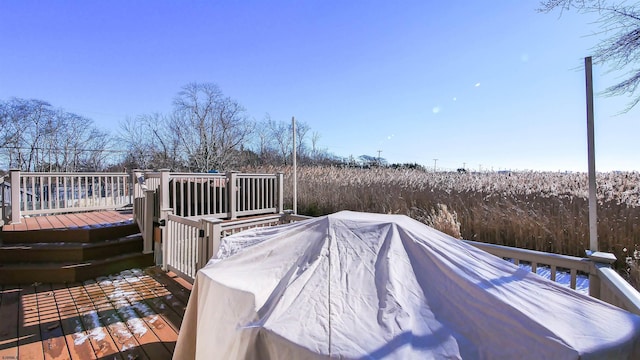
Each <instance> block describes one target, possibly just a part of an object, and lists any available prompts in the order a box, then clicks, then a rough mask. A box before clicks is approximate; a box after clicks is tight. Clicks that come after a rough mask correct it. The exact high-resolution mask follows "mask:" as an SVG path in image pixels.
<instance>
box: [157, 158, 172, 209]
mask: <svg viewBox="0 0 640 360" xmlns="http://www.w3.org/2000/svg"><path fill="white" fill-rule="evenodd" d="M158 196H159V200H158V202H159V203H160V204H159V206H158V208H159V209H160V210H162V209H169V206H170V205H169V169H160V188H159V189H158ZM160 216H161V217H160V220H164V219H166V218H165V217H162V211H161V212H160Z"/></svg>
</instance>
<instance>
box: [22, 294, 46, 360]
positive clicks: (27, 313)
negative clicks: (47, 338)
mask: <svg viewBox="0 0 640 360" xmlns="http://www.w3.org/2000/svg"><path fill="white" fill-rule="evenodd" d="M18 324H21V325H20V326H18V353H19V355H20V357H21V358H23V359H34V360H35V359H44V349H43V348H42V336H41V335H40V315H39V313H38V300H37V298H36V291H35V287H33V286H25V287H24V288H22V293H21V301H20V304H19V308H18Z"/></svg>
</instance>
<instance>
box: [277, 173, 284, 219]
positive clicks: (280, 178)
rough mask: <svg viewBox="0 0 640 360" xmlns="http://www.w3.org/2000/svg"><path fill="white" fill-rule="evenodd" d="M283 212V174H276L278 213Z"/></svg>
mask: <svg viewBox="0 0 640 360" xmlns="http://www.w3.org/2000/svg"><path fill="white" fill-rule="evenodd" d="M283 212H284V174H283V173H278V213H279V214H282V213H283Z"/></svg>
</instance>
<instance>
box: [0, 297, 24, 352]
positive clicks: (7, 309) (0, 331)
mask: <svg viewBox="0 0 640 360" xmlns="http://www.w3.org/2000/svg"><path fill="white" fill-rule="evenodd" d="M20 296H21V289H20V288H19V287H15V286H4V287H3V289H2V303H0V319H2V321H0V359H17V358H18V310H19V305H20Z"/></svg>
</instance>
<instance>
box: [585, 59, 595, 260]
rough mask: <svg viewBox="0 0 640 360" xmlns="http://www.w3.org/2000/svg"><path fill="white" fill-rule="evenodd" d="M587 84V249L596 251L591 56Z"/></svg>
mask: <svg viewBox="0 0 640 360" xmlns="http://www.w3.org/2000/svg"><path fill="white" fill-rule="evenodd" d="M584 72H585V80H586V81H585V82H586V85H587V157H588V158H589V249H590V250H591V251H598V215H597V214H596V207H597V199H596V156H595V152H596V150H595V140H594V125H593V122H594V121H593V76H592V72H591V56H589V57H586V58H584Z"/></svg>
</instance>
